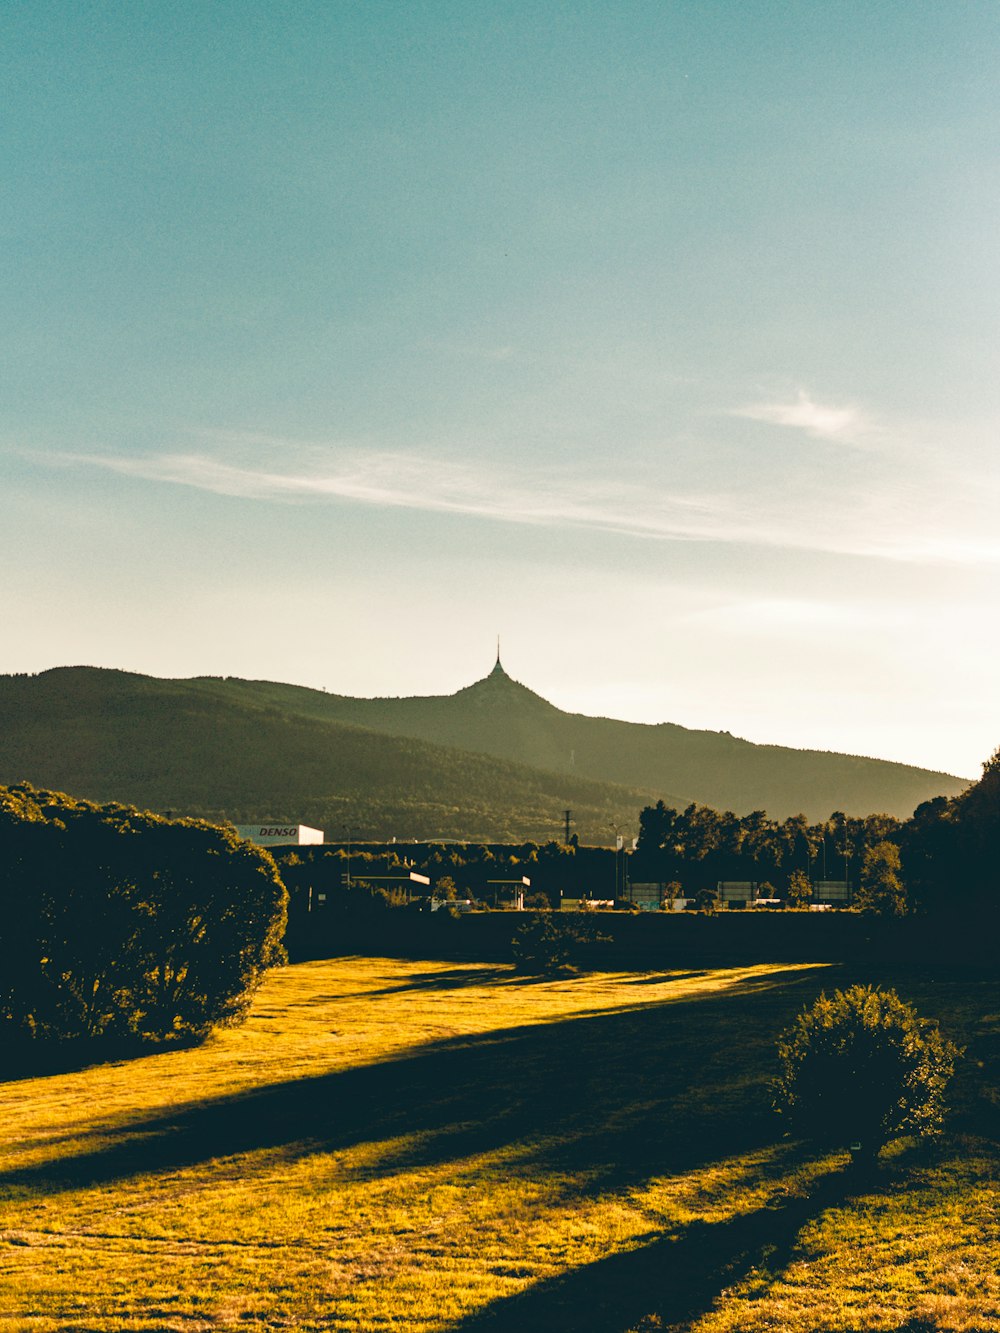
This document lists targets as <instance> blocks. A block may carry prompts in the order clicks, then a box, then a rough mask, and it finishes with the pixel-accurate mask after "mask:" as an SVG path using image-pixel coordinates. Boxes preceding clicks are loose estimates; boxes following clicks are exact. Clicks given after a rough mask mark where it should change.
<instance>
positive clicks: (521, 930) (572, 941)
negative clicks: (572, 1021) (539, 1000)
mask: <svg viewBox="0 0 1000 1333" xmlns="http://www.w3.org/2000/svg"><path fill="white" fill-rule="evenodd" d="M603 939H607V936H605V935H599V934H598V933H597V932H596V931H595V930H594V929H593V928H592V927H590V926H587V925H578V924H577V923H576V922H575V921H569V920H566V919H565V918H560V917H558V916H556V915H555V914H554V913H547V914H545V915H542V916H537V917H535V918H534V920H532V921H526V922H525V923H524V925H523V926H519V927H518V929H517V930H516V931H515V932H514V937H513V939H512V940H511V952H512V953H513V955H514V966H515V967H516V968H517V970H518V972H523V973H524V974H526V975H527V976H552V975H553V974H555V973H557V972H561V971H562V970H563V969H564V968H566V967H568V966H569V965H570V964H571V963H572V962H573V961H574V960H575V959H576V957H577V956H578V954H579V952H580V949H581V948H583V947H584V946H586V945H588V944H595V943H597V942H598V941H599V940H603Z"/></svg>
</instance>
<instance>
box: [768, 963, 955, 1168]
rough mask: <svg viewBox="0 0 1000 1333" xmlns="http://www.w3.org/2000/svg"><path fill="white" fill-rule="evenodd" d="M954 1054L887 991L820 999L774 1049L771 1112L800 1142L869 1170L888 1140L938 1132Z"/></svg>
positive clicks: (860, 989)
mask: <svg viewBox="0 0 1000 1333" xmlns="http://www.w3.org/2000/svg"><path fill="white" fill-rule="evenodd" d="M959 1054H960V1052H959V1050H958V1048H957V1047H956V1046H953V1045H952V1043H951V1042H949V1041H946V1040H945V1038H944V1037H942V1036H941V1034H940V1032H939V1031H938V1028H937V1025H936V1024H935V1023H931V1022H929V1021H927V1020H924V1019H921V1018H919V1017H918V1016H917V1014H916V1011H915V1010H914V1009H913V1007H912V1006H911V1005H909V1004H906V1003H905V1002H904V1001H903V1000H901V999H900V998H899V996H898V995H897V994H896V992H895V991H891V990H888V991H882V990H878V989H875V988H873V987H871V986H852V987H851V988H850V989H849V990H846V991H835V992H834V994H833V996H832V997H828V996H827V995H825V994H824V995H821V996H820V997H819V999H818V1000H817V1001H816V1002H815V1004H813V1005H812V1007H811V1008H809V1009H806V1010H804V1011H803V1012H802V1013H801V1014H800V1015H799V1016H798V1018H797V1019H796V1020H795V1022H794V1023H793V1025H792V1026H791V1028H789V1030H788V1031H787V1032H785V1033H784V1034H783V1035H782V1036H781V1038H780V1039H779V1041H778V1058H779V1061H780V1066H781V1067H780V1073H779V1075H778V1078H777V1080H776V1082H775V1109H776V1110H777V1111H778V1112H779V1113H780V1114H782V1115H785V1116H786V1117H787V1118H788V1121H789V1124H790V1125H791V1126H792V1128H793V1129H794V1130H795V1131H796V1132H797V1133H800V1134H802V1135H803V1137H805V1138H810V1139H813V1140H815V1141H816V1142H819V1143H822V1144H825V1145H829V1146H837V1147H850V1149H851V1153H852V1156H853V1157H854V1159H855V1161H856V1162H859V1163H860V1162H867V1163H873V1162H874V1160H875V1158H876V1157H877V1156H878V1153H879V1151H880V1150H881V1149H882V1148H883V1147H884V1146H885V1144H886V1143H888V1142H889V1140H890V1139H893V1138H896V1137H897V1136H899V1135H902V1134H916V1135H920V1134H932V1133H935V1132H937V1131H938V1130H939V1129H940V1127H941V1123H942V1120H943V1117H944V1111H945V1091H946V1089H947V1086H948V1082H949V1080H950V1079H951V1076H952V1074H953V1073H954V1068H955V1060H956V1058H957V1057H958V1055H959Z"/></svg>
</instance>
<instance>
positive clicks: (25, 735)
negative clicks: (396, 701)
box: [0, 667, 655, 842]
mask: <svg viewBox="0 0 1000 1333" xmlns="http://www.w3.org/2000/svg"><path fill="white" fill-rule="evenodd" d="M233 684H234V686H238V685H239V684H240V682H233ZM218 686H219V682H211V683H205V682H198V681H167V680H157V679H153V678H150V677H146V676H139V675H132V674H129V673H127V672H122V671H104V670H97V669H94V668H88V667H73V668H59V669H57V670H53V671H46V672H43V673H42V674H41V675H39V676H4V677H0V783H3V782H6V783H14V782H19V781H22V780H24V781H29V782H32V783H34V784H35V785H36V786H41V787H49V788H53V789H56V790H61V791H72V792H74V793H77V794H79V795H80V796H82V797H86V798H87V799H89V800H94V801H111V800H117V801H125V802H129V803H133V804H136V805H140V806H143V807H145V808H149V809H154V810H158V811H160V812H166V811H170V812H173V813H174V814H178V815H180V814H185V815H196V816H200V817H203V818H208V819H230V820H232V821H234V822H237V823H240V822H248V823H249V822H255V821H256V820H258V819H272V818H274V819H280V820H282V821H285V820H290V819H294V820H299V821H301V822H303V823H307V824H313V825H315V826H316V827H319V828H322V829H325V830H326V831H327V833H328V835H329V836H330V837H333V838H336V837H339V836H342V835H343V833H344V831H345V830H346V829H350V830H351V832H352V834H353V835H354V836H355V837H357V838H372V839H387V838H392V837H398V838H400V839H411V838H413V839H415V838H434V837H441V838H462V839H466V838H467V839H471V840H479V841H506V840H510V841H520V840H522V839H524V838H536V839H539V840H542V841H544V840H548V839H550V838H554V837H557V836H558V835H559V832H560V829H562V827H563V821H562V812H563V810H564V809H565V808H566V807H570V808H572V810H573V812H574V828H575V829H576V831H577V832H578V833H579V835H580V837H581V838H582V839H583V840H585V841H592V842H607V841H608V839H609V826H610V824H611V823H615V824H618V825H619V826H620V827H621V828H622V829H623V831H625V832H627V833H630V834H634V833H637V832H638V819H639V811H640V809H641V808H642V807H643V806H644V805H646V804H648V803H649V800H650V798H651V797H652V796H654V795H655V794H654V793H652V792H649V791H641V790H630V789H627V788H624V787H621V786H615V785H613V784H610V783H599V782H593V781H590V780H588V779H586V778H584V777H579V776H573V775H569V774H561V775H560V774H547V773H544V772H541V771H538V770H535V769H531V768H528V767H526V766H524V765H519V764H514V763H510V762H504V761H501V760H498V759H494V758H490V757H487V756H484V755H480V754H470V753H466V752H462V751H459V750H451V749H446V748H444V747H442V746H437V745H431V744H427V743H426V742H422V741H419V740H413V739H409V738H406V737H393V736H386V735H382V734H379V733H378V732H375V731H371V730H365V729H363V728H362V727H359V726H353V725H348V724H345V723H343V722H336V721H333V720H326V719H322V718H318V717H316V716H312V717H310V716H308V715H307V714H306V713H304V712H298V713H296V712H292V711H286V710H284V709H282V708H281V707H279V706H278V705H277V703H275V702H268V701H267V700H266V698H265V696H264V695H263V694H258V695H257V698H256V701H253V699H252V696H253V693H254V692H253V691H246V690H241V689H238V688H234V689H233V690H232V691H228V690H227V689H226V688H225V685H224V684H223V687H222V688H221V689H220V688H218ZM305 693H306V694H307V695H308V694H309V693H310V692H308V691H306V692H305ZM316 697H317V698H318V699H320V700H322V699H323V698H324V696H323V695H322V694H318V695H317V696H316Z"/></svg>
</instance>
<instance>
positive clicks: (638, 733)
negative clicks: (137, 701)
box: [199, 661, 968, 819]
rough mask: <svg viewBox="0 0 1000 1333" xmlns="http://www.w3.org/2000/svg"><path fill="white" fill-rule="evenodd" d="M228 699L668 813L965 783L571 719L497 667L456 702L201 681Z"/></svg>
mask: <svg viewBox="0 0 1000 1333" xmlns="http://www.w3.org/2000/svg"><path fill="white" fill-rule="evenodd" d="M199 683H200V684H202V685H204V686H205V687H206V688H211V689H214V690H216V691H217V692H218V694H219V697H220V698H229V699H232V698H239V699H241V700H243V701H245V702H248V703H249V702H254V703H258V704H262V703H266V704H268V705H270V706H272V707H278V708H281V709H282V710H283V711H286V712H289V713H295V714H296V715H298V716H302V717H312V718H316V719H323V720H326V721H338V722H350V723H352V724H354V725H356V726H363V727H367V728H369V729H371V730H372V731H379V732H383V733H385V734H389V735H393V736H408V737H410V738H412V739H418V740H423V741H430V742H432V743H434V744H437V745H449V746H453V747H456V748H461V749H463V750H471V751H474V752H475V753H478V754H488V755H492V756H494V757H496V758H499V759H508V760H511V761H513V762H516V763H520V764H529V765H531V766H532V767H533V768H540V769H545V770H547V771H548V772H552V773H563V774H567V775H573V776H576V777H587V778H591V779H594V780H596V781H602V782H614V783H620V784H623V785H626V786H629V787H632V788H640V789H642V790H647V791H654V792H656V793H657V798H658V799H659V798H660V797H662V798H663V799H664V800H665V801H666V802H667V804H673V805H685V804H687V803H688V802H690V801H697V802H699V803H700V804H703V805H710V806H713V807H714V808H715V809H718V810H733V811H735V812H736V813H737V814H748V813H749V812H750V811H751V810H766V811H767V812H768V814H769V815H771V816H772V817H773V818H778V819H782V818H785V817H786V816H788V815H793V814H800V813H803V814H806V815H808V816H809V817H810V819H824V818H826V816H827V815H829V814H831V813H832V812H833V811H834V810H843V811H844V813H845V814H849V815H865V814H871V813H873V812H879V813H886V814H892V815H896V816H897V817H899V818H906V817H908V816H909V815H911V814H912V813H913V811H914V809H915V808H916V806H917V805H919V804H920V803H921V801H925V800H929V799H930V798H932V797H934V796H942V795H945V796H952V795H956V794H957V793H958V792H960V791H962V790H963V789H964V788H965V787H966V786H968V783H967V782H966V781H964V780H963V779H962V778H957V777H954V776H953V775H951V774H948V773H936V772H932V771H929V770H928V769H923V768H914V767H912V766H910V765H908V764H897V763H893V762H891V761H889V760H884V759H867V758H862V757H861V756H858V755H846V754H837V753H832V752H828V751H822V750H794V749H790V748H787V747H785V746H780V745H758V744H755V743H753V742H752V741H745V740H740V739H739V738H737V737H735V736H731V735H730V734H729V733H728V732H717V731H694V730H690V729H688V728H687V727H681V726H677V725H676V724H674V723H670V722H662V723H658V724H655V725H651V724H648V723H642V722H619V721H615V720H614V719H612V718H604V717H586V716H584V715H583V714H581V713H565V712H563V711H562V710H561V709H559V708H556V707H555V706H554V705H553V704H550V703H548V702H547V701H546V700H545V699H543V698H541V696H540V695H538V694H535V693H534V692H533V691H532V690H529V689H528V688H527V687H526V686H524V685H521V684H519V683H518V682H517V681H515V680H512V679H511V677H510V676H508V675H507V673H506V671H504V669H503V667H502V666H501V665H500V663H499V661H498V662H497V664H496V666H495V667H494V668H493V670H492V671H491V672H490V674H489V675H488V676H487V677H485V679H483V680H480V681H477V682H476V683H475V684H473V685H468V686H466V688H465V689H461V690H459V691H458V692H457V693H456V694H450V695H432V696H426V697H420V696H418V697H414V698H401V699H353V698H347V697H344V696H340V695H334V694H325V693H323V692H322V691H318V690H309V689H305V688H303V687H300V686H295V685H276V684H273V683H270V682H266V681H241V680H233V679H231V678H230V679H227V680H218V679H214V680H213V679H203V680H201V681H200V682H199Z"/></svg>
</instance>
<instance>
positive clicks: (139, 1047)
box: [0, 1034, 206, 1085]
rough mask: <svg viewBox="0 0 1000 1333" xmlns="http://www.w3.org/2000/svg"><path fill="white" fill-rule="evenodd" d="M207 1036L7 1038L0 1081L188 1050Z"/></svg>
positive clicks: (15, 1081) (0, 1067) (51, 1074)
mask: <svg viewBox="0 0 1000 1333" xmlns="http://www.w3.org/2000/svg"><path fill="white" fill-rule="evenodd" d="M205 1039H206V1037H205V1034H201V1035H188V1034H185V1035H183V1036H175V1037H165V1038H163V1039H162V1040H159V1041H157V1040H154V1039H152V1038H149V1037H107V1038H97V1039H94V1038H85V1037H78V1038H73V1039H71V1040H68V1041H31V1040H23V1041H18V1040H16V1039H13V1040H8V1041H7V1043H6V1049H5V1050H4V1053H3V1063H2V1065H0V1085H2V1084H3V1083H18V1082H20V1081H22V1080H23V1079H31V1078H50V1077H52V1076H53V1075H57V1074H78V1073H79V1072H80V1071H81V1070H83V1069H92V1068H93V1067H94V1066H95V1065H110V1064H126V1063H129V1062H131V1061H133V1060H145V1059H147V1058H148V1057H149V1056H151V1055H166V1054H168V1053H169V1052H170V1051H187V1050H190V1049H191V1048H192V1047H194V1046H201V1045H202V1044H203V1043H204V1041H205Z"/></svg>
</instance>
